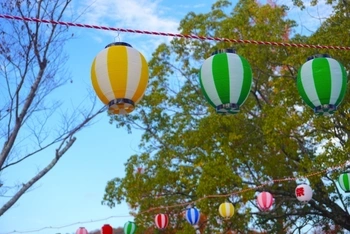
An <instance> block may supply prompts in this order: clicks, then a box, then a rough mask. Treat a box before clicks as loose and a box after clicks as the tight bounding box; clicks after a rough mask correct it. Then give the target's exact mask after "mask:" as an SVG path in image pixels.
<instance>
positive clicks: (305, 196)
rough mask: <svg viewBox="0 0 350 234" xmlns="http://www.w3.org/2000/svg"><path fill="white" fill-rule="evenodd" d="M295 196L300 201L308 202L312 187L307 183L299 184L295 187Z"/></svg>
mask: <svg viewBox="0 0 350 234" xmlns="http://www.w3.org/2000/svg"><path fill="white" fill-rule="evenodd" d="M295 196H296V197H297V199H298V200H299V201H301V202H308V201H310V200H311V198H312V189H311V187H310V186H309V185H307V184H300V185H298V186H297V187H296V188H295Z"/></svg>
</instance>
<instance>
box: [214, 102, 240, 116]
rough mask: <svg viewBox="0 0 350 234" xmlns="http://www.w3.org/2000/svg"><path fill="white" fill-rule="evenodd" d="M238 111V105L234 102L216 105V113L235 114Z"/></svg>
mask: <svg viewBox="0 0 350 234" xmlns="http://www.w3.org/2000/svg"><path fill="white" fill-rule="evenodd" d="M238 112H239V105H238V104H236V103H225V104H221V105H218V106H216V113H219V114H235V113H238Z"/></svg>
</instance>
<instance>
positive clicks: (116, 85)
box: [91, 42, 148, 114]
mask: <svg viewBox="0 0 350 234" xmlns="http://www.w3.org/2000/svg"><path fill="white" fill-rule="evenodd" d="M91 82H92V86H93V88H94V90H95V92H96V95H97V96H98V97H99V99H100V100H101V101H102V102H103V103H104V104H106V105H108V107H109V113H111V114H127V113H130V112H132V111H133V110H134V108H135V105H136V103H138V102H139V101H140V100H141V98H142V96H143V95H144V92H145V90H146V87H147V83H148V64H147V62H146V59H145V58H144V56H143V55H142V54H141V53H140V52H138V51H137V50H136V49H134V48H132V47H131V45H129V44H127V43H124V42H116V43H111V44H109V45H107V46H106V48H105V49H104V50H102V51H101V52H100V53H99V54H97V56H96V57H95V59H94V61H93V63H92V66H91Z"/></svg>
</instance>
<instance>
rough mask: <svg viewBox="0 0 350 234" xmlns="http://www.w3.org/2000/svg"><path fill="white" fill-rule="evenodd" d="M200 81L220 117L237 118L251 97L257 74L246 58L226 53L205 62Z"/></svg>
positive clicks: (228, 51) (231, 51) (204, 92)
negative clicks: (241, 107)
mask: <svg viewBox="0 0 350 234" xmlns="http://www.w3.org/2000/svg"><path fill="white" fill-rule="evenodd" d="M199 80H200V85H201V88H202V92H203V94H204V96H205V98H206V99H207V101H208V102H209V104H210V105H212V106H213V107H215V108H216V112H217V113H221V114H235V113H238V112H239V108H240V106H241V105H242V104H243V103H244V102H245V100H246V99H247V97H248V95H249V92H250V89H251V86H252V80H253V74H252V69H251V67H250V65H249V63H248V61H247V60H246V59H245V58H243V57H241V56H239V55H237V54H235V53H234V51H233V50H224V51H219V52H217V53H215V54H214V55H212V56H211V57H209V58H208V59H206V60H205V61H204V63H203V64H202V67H201V69H200V73H199Z"/></svg>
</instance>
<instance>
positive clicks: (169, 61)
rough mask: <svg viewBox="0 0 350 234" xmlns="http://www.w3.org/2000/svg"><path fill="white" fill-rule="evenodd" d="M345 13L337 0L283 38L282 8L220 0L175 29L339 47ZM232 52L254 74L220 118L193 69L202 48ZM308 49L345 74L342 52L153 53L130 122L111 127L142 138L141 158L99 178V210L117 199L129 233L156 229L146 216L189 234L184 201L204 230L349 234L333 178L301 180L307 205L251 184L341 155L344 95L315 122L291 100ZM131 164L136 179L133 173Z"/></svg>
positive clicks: (182, 44) (204, 44) (281, 187)
mask: <svg viewBox="0 0 350 234" xmlns="http://www.w3.org/2000/svg"><path fill="white" fill-rule="evenodd" d="M349 10H350V6H348V5H345V4H344V3H342V2H341V1H339V3H338V5H335V6H334V13H333V15H331V16H330V17H329V18H328V19H327V20H326V21H325V22H324V23H323V24H322V25H321V26H320V27H319V29H318V30H317V31H315V32H314V33H313V34H312V35H310V36H304V35H298V34H296V35H293V37H292V38H290V37H289V32H290V30H292V29H293V28H294V27H295V26H296V22H294V21H293V20H290V19H288V18H287V13H288V9H287V7H285V6H278V5H274V4H266V5H262V4H259V3H257V2H256V1H253V0H241V1H239V2H238V3H237V5H235V6H231V3H230V2H229V1H225V0H218V1H217V2H216V3H215V4H214V5H213V6H212V9H211V11H210V12H208V13H205V14H196V13H194V12H190V13H188V14H187V15H186V17H185V18H184V19H183V20H182V21H181V22H180V26H179V29H180V30H181V32H182V33H183V34H197V35H203V36H204V35H205V36H217V37H225V38H235V39H254V40H264V41H279V42H282V41H286V40H288V41H290V42H293V43H307V44H336V45H349V44H350V38H349V36H348V34H349V25H348V24H349V18H348V17H347V15H348V12H349ZM232 47H234V48H235V49H236V51H237V53H238V54H239V55H242V56H243V57H245V58H246V59H247V60H248V61H249V62H250V64H251V66H252V70H253V76H254V81H253V86H252V91H251V94H250V96H249V98H248V99H247V101H246V102H245V104H244V105H243V106H242V107H241V111H240V113H239V114H236V115H230V116H225V115H218V114H216V113H215V111H214V109H213V108H212V107H209V105H208V104H207V102H206V101H205V99H204V97H203V95H202V93H201V90H200V86H199V80H198V71H199V68H200V66H201V63H202V62H203V61H204V60H205V59H206V58H208V57H209V56H210V54H211V53H212V52H214V51H215V50H217V49H223V48H232ZM315 53H328V54H330V55H331V56H332V57H333V58H335V59H337V60H338V61H340V62H341V63H343V64H344V65H345V66H346V69H349V65H350V64H349V62H348V61H350V57H349V56H350V53H349V52H347V51H343V50H341V51H340V50H339V51H335V50H323V49H322V50H315V49H304V48H292V47H275V46H274V47H273V46H267V45H247V44H230V43H228V42H209V41H202V40H190V39H184V38H181V39H173V40H172V41H171V43H170V44H168V45H167V44H162V45H160V46H159V47H158V48H157V50H156V51H155V52H154V53H153V57H152V59H151V60H150V61H149V66H150V82H149V87H148V90H147V92H146V95H145V97H144V99H143V100H142V102H141V103H140V104H139V105H138V106H137V109H136V111H135V112H134V113H133V114H131V115H129V116H124V117H120V116H116V117H115V119H114V120H115V121H116V123H118V126H120V127H127V129H129V130H131V129H132V128H138V129H142V130H143V131H144V133H143V136H142V142H141V144H140V150H141V153H140V154H137V155H132V156H131V157H130V158H129V160H128V161H127V162H126V164H125V166H126V175H125V177H124V178H115V179H113V180H111V181H109V182H108V184H107V187H106V193H105V196H104V200H103V203H104V204H106V205H108V206H110V207H114V206H115V205H116V204H117V203H120V202H122V201H125V202H127V203H128V204H129V205H130V208H131V209H132V214H134V215H135V216H136V218H135V220H136V222H137V224H138V225H139V233H141V232H142V231H144V230H145V229H147V228H148V227H151V226H154V224H153V218H154V215H155V214H156V213H159V212H165V213H167V214H169V216H170V222H171V225H169V226H171V227H169V228H168V229H167V232H169V233H171V231H172V230H176V233H189V230H193V228H192V227H190V226H189V224H187V222H186V221H185V219H184V217H183V212H184V211H185V209H186V205H187V204H189V203H191V204H192V202H193V201H196V202H195V204H194V205H195V206H196V207H197V208H199V209H200V210H201V212H202V213H203V214H205V215H206V216H207V220H206V228H205V231H204V232H205V233H218V232H221V233H222V231H228V230H235V231H240V232H241V233H247V232H248V230H258V231H266V232H268V233H286V232H289V233H293V232H297V231H300V230H307V228H310V227H311V228H312V227H317V228H318V229H317V230H320V229H324V230H326V229H330V228H333V227H334V226H337V227H340V229H341V230H350V223H349V220H350V215H349V195H345V194H343V193H342V192H341V191H339V189H338V187H337V186H336V182H335V179H336V178H337V176H338V175H339V171H336V172H332V173H322V174H319V175H317V176H312V177H309V178H308V180H309V183H310V185H311V187H312V188H313V191H314V195H313V200H311V201H310V202H309V203H308V204H301V203H300V202H299V201H298V200H297V199H296V198H295V195H294V190H295V187H296V185H297V184H296V182H295V181H294V180H288V179H287V180H285V181H283V182H275V183H269V184H265V186H263V187H257V186H260V185H262V184H264V183H266V181H271V180H273V179H286V178H292V177H293V178H299V177H303V176H306V175H309V174H310V173H314V172H320V171H323V170H326V169H327V168H329V167H332V166H336V165H339V164H341V163H344V162H345V161H346V160H347V159H349V156H348V153H347V152H348V151H349V144H348V139H349V136H348V134H349V133H350V128H349V125H348V124H347V123H348V122H349V118H350V113H349V111H348V110H349V107H350V102H349V95H347V96H346V98H345V100H344V101H343V103H342V105H341V106H340V109H339V110H338V111H337V112H336V113H335V114H334V115H333V116H330V117H318V116H315V115H314V113H313V111H312V110H311V109H310V108H308V107H306V106H305V104H304V103H303V101H302V100H301V98H300V96H299V94H298V92H297V88H296V76H297V71H298V69H299V68H300V66H301V65H302V64H303V63H304V62H305V61H306V58H307V57H308V56H310V55H313V54H315ZM139 166H142V167H143V168H144V169H145V172H144V173H135V168H136V167H139ZM252 188H256V189H252ZM262 190H265V191H269V192H271V193H272V194H273V195H274V198H275V205H274V207H273V209H272V210H271V211H270V212H265V213H264V212H260V211H258V209H257V205H256V202H255V197H256V195H257V193H258V192H260V191H262ZM229 194H233V195H230V196H229ZM210 195H223V196H221V197H215V198H210ZM224 195H227V196H224ZM225 200H229V201H231V202H232V203H233V204H234V206H235V209H236V214H235V215H234V217H233V218H232V219H231V220H222V219H220V216H219V213H218V207H219V205H220V204H221V203H222V202H224V201H225ZM162 207H164V208H162ZM225 233H226V232H225Z"/></svg>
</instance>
